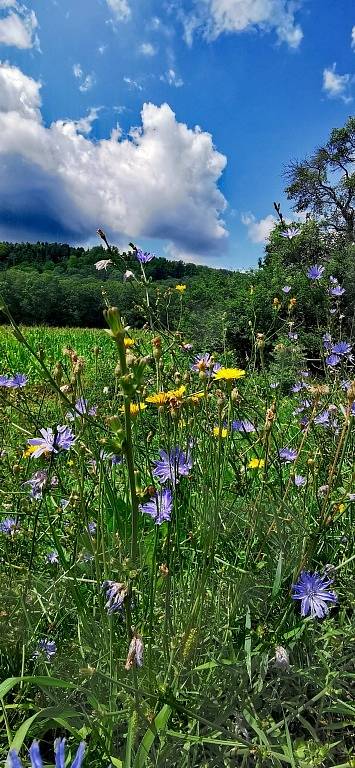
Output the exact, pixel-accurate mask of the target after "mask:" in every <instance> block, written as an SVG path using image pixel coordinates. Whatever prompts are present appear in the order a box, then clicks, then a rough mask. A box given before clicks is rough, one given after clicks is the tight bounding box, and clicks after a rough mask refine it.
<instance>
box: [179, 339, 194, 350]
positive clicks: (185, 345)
mask: <svg viewBox="0 0 355 768" xmlns="http://www.w3.org/2000/svg"><path fill="white" fill-rule="evenodd" d="M181 347H182V349H183V350H184V351H185V352H190V351H191V349H192V344H190V342H188V341H183V343H182V344H181Z"/></svg>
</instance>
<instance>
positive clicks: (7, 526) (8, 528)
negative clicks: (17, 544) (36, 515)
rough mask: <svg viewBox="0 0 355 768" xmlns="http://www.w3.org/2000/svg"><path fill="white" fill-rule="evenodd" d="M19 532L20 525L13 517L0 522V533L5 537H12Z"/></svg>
mask: <svg viewBox="0 0 355 768" xmlns="http://www.w3.org/2000/svg"><path fill="white" fill-rule="evenodd" d="M19 530H20V524H19V523H18V522H17V521H16V520H15V518H14V517H6V518H5V520H1V521H0V533H5V534H6V536H14V535H15V533H17V532H18V531H19Z"/></svg>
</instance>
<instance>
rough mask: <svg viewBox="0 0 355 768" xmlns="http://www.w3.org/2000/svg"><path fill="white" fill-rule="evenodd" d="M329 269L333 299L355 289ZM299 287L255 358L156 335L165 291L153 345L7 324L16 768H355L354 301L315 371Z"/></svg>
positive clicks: (5, 567) (2, 635)
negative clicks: (63, 745) (349, 328)
mask: <svg viewBox="0 0 355 768" xmlns="http://www.w3.org/2000/svg"><path fill="white" fill-rule="evenodd" d="M137 253H138V254H139V253H140V252H139V251H138V252H137ZM144 256H146V254H143V257H144ZM139 260H140V259H139ZM140 266H141V267H142V275H141V284H142V289H143V290H144V289H145V286H146V282H145V274H144V261H143V262H141V265H140ZM316 266H317V265H316ZM317 268H318V273H317V275H316V276H315V272H313V275H312V272H311V269H313V267H312V268H311V269H309V270H308V273H307V272H305V276H304V279H305V280H308V281H309V282H310V285H311V286H312V285H313V286H314V288H315V289H317V290H319V287H320V286H322V285H323V286H324V292H327V291H328V290H329V285H330V290H333V289H334V286H335V287H336V286H337V285H339V284H338V282H337V281H336V280H335V279H334V278H332V279H333V282H332V280H331V279H330V281H329V276H327V277H326V276H325V274H323V269H321V271H320V273H319V269H320V268H319V267H317ZM334 280H335V282H334ZM332 286H333V288H332ZM284 288H286V289H287V288H288V286H285V287H284ZM284 288H283V286H282V284H281V285H280V286H279V288H278V294H277V295H278V296H279V297H280V298H278V299H277V302H278V304H275V303H274V309H273V311H277V312H278V313H279V316H280V317H282V318H283V326H282V331H281V332H280V333H278V334H275V333H273V335H272V336H271V337H269V338H268V337H267V332H266V331H263V330H262V329H260V328H258V327H253V326H252V324H251V327H250V344H251V350H252V351H251V354H250V355H248V358H247V357H246V355H245V354H241V353H238V349H234V350H233V349H227V348H226V347H224V348H220V349H219V350H217V351H216V350H213V349H199V348H197V346H196V342H195V344H194V346H193V347H192V345H191V344H190V340H189V339H186V338H185V337H184V336H182V334H181V333H180V332H179V330H177V331H174V332H170V331H169V323H167V324H166V325H165V326H163V325H162V324H161V323H160V325H159V327H156V326H155V318H154V316H153V314H152V311H151V308H150V305H149V295H148V292H146V297H147V302H148V306H147V317H148V320H149V323H148V327H147V328H145V329H140V330H139V331H137V330H135V329H134V328H128V327H126V326H125V323H124V320H123V319H122V318H121V315H120V312H119V310H118V309H117V308H116V307H111V306H107V307H106V309H105V321H106V324H107V330H104V329H100V330H94V329H79V328H77V329H70V328H65V329H58V328H47V327H32V328H25V327H20V326H19V325H17V323H16V322H15V321H14V320H13V319H12V317H11V315H9V313H8V311H7V309H6V307H5V308H4V311H5V315H6V321H7V325H6V326H2V327H1V328H0V352H1V361H2V369H1V371H0V407H1V423H0V457H1V458H0V479H1V485H0V557H1V560H0V568H1V606H0V666H1V676H2V682H1V684H0V702H1V708H0V734H1V735H0V757H1V759H2V760H3V761H5V760H6V756H7V754H8V752H9V750H12V752H11V753H10V765H11V766H13V767H14V768H16V762H15V760H16V758H15V753H16V752H17V751H20V754H21V755H22V760H23V764H25V763H26V747H28V746H29V745H30V744H31V742H32V741H33V739H38V740H39V742H40V745H41V751H42V756H43V759H44V762H45V764H50V765H51V764H53V762H54V756H53V741H54V739H55V738H63V737H66V739H67V750H68V754H69V758H70V761H71V760H73V759H74V755H75V752H76V749H77V748H78V745H79V744H80V743H82V742H84V743H85V745H86V747H85V749H86V753H85V757H84V761H85V762H84V766H86V765H90V766H92V767H95V768H96V766H97V767H98V766H100V767H101V766H114V768H152V767H153V766H156V767H157V768H168V766H169V768H174V766H176V768H194V767H195V766H201V768H204V767H206V768H207V767H208V768H209V767H211V768H213V767H214V766H216V767H217V766H223V767H225V768H232V767H234V766H236V767H238V768H239V767H240V768H249V767H251V766H253V767H255V768H268V767H269V766H276V767H277V768H279V767H281V766H291V767H292V768H313V767H314V768H315V767H316V766H334V768H351V766H355V752H354V748H353V740H352V735H353V728H354V721H355V719H354V715H355V708H354V703H353V696H352V690H353V683H354V677H355V670H354V629H353V619H354V587H353V573H354V568H353V566H354V561H355V554H354V531H353V517H354V502H355V468H354V428H353V427H354V417H355V382H354V381H353V379H354V373H353V371H354V368H353V357H352V348H351V344H350V342H349V341H348V340H347V339H345V338H343V335H342V324H341V299H340V297H339V291H337V292H336V293H335V294H334V302H333V304H331V305H330V306H331V312H329V313H328V316H327V327H326V328H320V329H319V336H318V339H317V347H318V357H317V359H316V360H315V359H314V358H313V359H312V361H309V360H307V356H306V354H305V351H304V349H303V347H302V346H301V345H300V344H299V332H300V329H297V331H298V332H296V330H295V327H294V319H293V318H294V315H293V309H294V304H292V298H293V297H292V294H290V295H289V292H288V291H287V290H284ZM175 290H176V292H177V295H178V301H179V303H180V308H181V316H182V317H183V314H184V301H185V298H186V296H187V295H188V291H189V286H188V285H187V286H185V285H177V286H176V288H175ZM337 294H338V295H337ZM340 295H341V294H340ZM252 299H253V297H252V292H251V295H250V301H252ZM294 301H295V300H294ZM333 310H334V311H333ZM266 343H267V344H269V346H270V344H272V348H273V351H274V354H275V357H274V365H273V366H271V367H270V366H268V365H266V364H265V361H264V350H265V345H266ZM11 755H12V756H11ZM63 759H64V758H63ZM57 760H59V758H58V756H57ZM11 761H12V762H11ZM81 761H82V755H79V756H78V758H77V761H76V762H75V760H74V762H73V765H75V768H79V766H80V765H81ZM26 764H27V763H26ZM32 764H33V765H35V766H36V768H38V766H39V765H40V763H38V762H37V763H36V762H34V763H32ZM70 764H71V763H70ZM56 765H59V766H60V768H62V765H63V766H64V762H63V764H62V763H61V762H58V763H56Z"/></svg>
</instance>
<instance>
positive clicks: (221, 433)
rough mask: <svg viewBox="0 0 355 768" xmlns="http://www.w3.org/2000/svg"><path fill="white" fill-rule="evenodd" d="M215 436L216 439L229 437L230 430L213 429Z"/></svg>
mask: <svg viewBox="0 0 355 768" xmlns="http://www.w3.org/2000/svg"><path fill="white" fill-rule="evenodd" d="M213 434H214V436H215V437H223V438H224V437H227V435H228V429H227V428H226V427H213Z"/></svg>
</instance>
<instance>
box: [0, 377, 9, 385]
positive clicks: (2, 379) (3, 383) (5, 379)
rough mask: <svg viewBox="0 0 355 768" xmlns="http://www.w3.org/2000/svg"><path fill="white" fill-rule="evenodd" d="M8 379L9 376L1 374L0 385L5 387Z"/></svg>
mask: <svg viewBox="0 0 355 768" xmlns="http://www.w3.org/2000/svg"><path fill="white" fill-rule="evenodd" d="M8 380H9V377H8V376H5V375H4V374H2V375H1V376H0V387H7V382H8Z"/></svg>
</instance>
